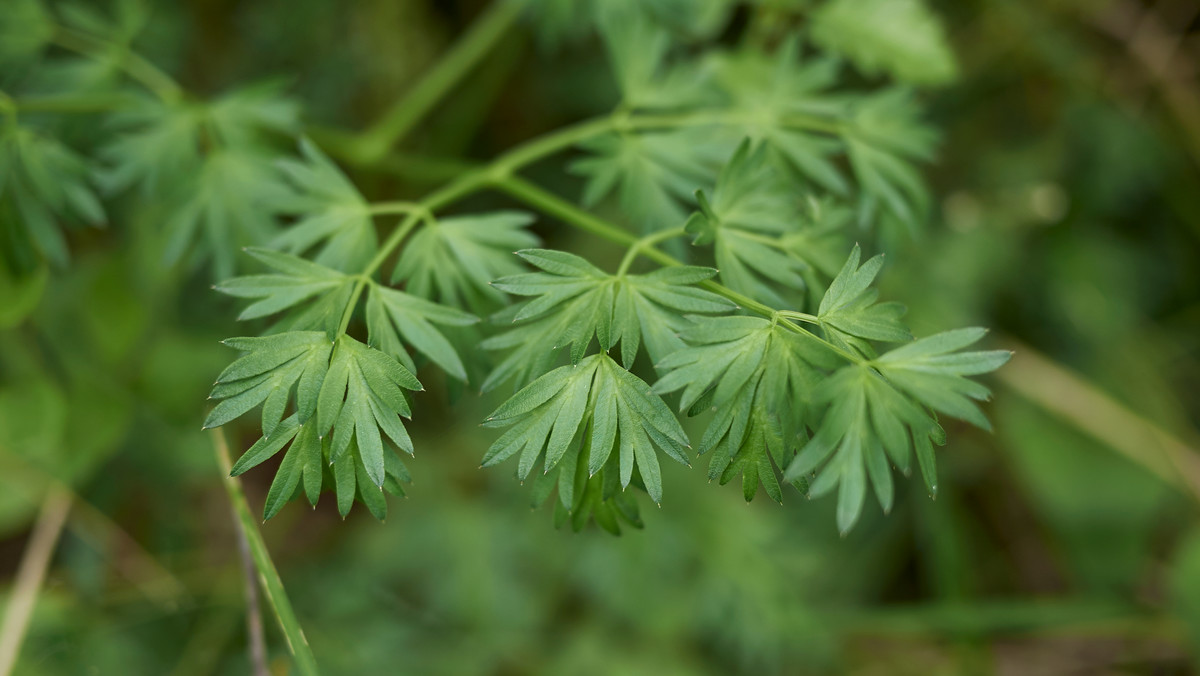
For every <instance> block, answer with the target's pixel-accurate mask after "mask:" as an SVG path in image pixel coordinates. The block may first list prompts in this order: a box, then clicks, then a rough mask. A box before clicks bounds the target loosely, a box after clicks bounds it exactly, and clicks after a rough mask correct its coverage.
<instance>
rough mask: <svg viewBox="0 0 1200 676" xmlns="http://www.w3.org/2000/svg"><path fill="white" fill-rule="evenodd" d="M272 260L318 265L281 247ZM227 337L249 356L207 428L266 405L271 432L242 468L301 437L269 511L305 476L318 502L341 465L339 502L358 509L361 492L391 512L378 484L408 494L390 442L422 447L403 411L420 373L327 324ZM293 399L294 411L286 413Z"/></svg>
mask: <svg viewBox="0 0 1200 676" xmlns="http://www.w3.org/2000/svg"><path fill="white" fill-rule="evenodd" d="M269 258H274V259H275V260H276V262H277V263H278V264H279V266H280V267H285V268H287V267H290V266H296V265H301V264H302V265H313V264H311V263H307V262H305V261H299V259H294V258H293V257H291V256H287V255H286V254H279V253H274V252H273V253H272V254H271V255H270V256H269ZM296 261H299V263H297V262H296ZM226 344H228V345H229V346H231V347H233V348H235V349H239V350H242V351H244V352H246V353H247V354H245V355H244V356H242V357H240V358H239V359H237V360H236V361H234V362H233V363H232V364H230V365H229V367H228V368H226V369H225V371H224V372H222V373H221V375H220V377H218V379H217V384H216V385H215V386H214V388H213V398H215V399H221V400H222V401H221V402H220V403H219V404H217V406H216V407H214V408H213V410H212V412H211V413H210V414H209V416H208V419H207V420H206V421H205V427H206V428H207V427H217V426H219V425H223V424H225V423H228V422H229V421H231V420H233V419H234V418H236V417H238V416H240V415H242V414H243V413H246V412H248V411H250V410H251V409H253V408H254V407H255V406H258V405H259V404H262V405H263V421H262V430H263V437H262V438H261V439H259V440H258V441H257V442H256V443H255V444H254V445H253V446H251V447H250V449H249V450H248V451H246V453H245V454H243V455H242V457H241V458H239V459H238V461H237V462H236V463H235V464H234V466H233V471H234V474H235V475H236V474H241V473H243V472H245V471H247V470H249V469H251V468H253V467H255V466H257V465H259V464H261V463H262V462H264V461H265V460H267V459H268V458H270V457H271V456H273V455H274V454H276V453H278V452H279V451H280V450H281V449H282V448H283V447H284V446H285V445H287V444H288V443H289V442H290V443H291V444H292V445H291V447H290V449H289V450H288V453H287V455H286V456H285V458H284V462H283V463H282V464H281V466H280V469H279V471H278V473H277V474H276V478H275V480H274V482H273V483H272V487H271V490H270V491H269V492H268V497H267V506H266V518H270V517H271V516H273V515H274V514H276V513H277V512H278V511H279V509H280V508H281V507H282V506H283V504H284V503H286V502H287V501H288V500H290V499H292V498H293V497H295V496H296V495H298V494H299V493H300V492H301V491H300V490H299V487H300V486H301V482H303V493H304V494H305V495H306V496H307V497H308V499H309V501H310V502H312V503H313V504H315V503H316V501H317V497H318V496H319V494H320V492H321V488H322V483H323V477H324V474H325V471H324V468H325V466H326V465H328V464H331V463H332V464H333V474H334V479H335V481H334V488H335V490H336V492H337V497H338V506H339V510H341V511H342V513H343V514H345V513H346V512H348V511H349V509H350V507H349V505H350V504H352V503H353V500H354V497H355V495H358V497H359V498H360V499H361V500H362V501H363V502H364V503H365V504H367V506H368V508H369V509H370V510H371V512H372V513H373V514H375V515H376V516H378V517H379V518H383V517H382V516H381V514H384V513H386V505H385V504H383V503H381V500H382V498H380V497H379V496H378V491H379V490H380V489H381V488H384V487H388V489H389V490H390V491H391V492H393V493H397V492H399V493H401V494H402V491H401V489H400V486H399V482H400V481H406V480H407V472H406V471H404V470H403V465H402V464H397V463H398V459H396V458H393V457H392V456H395V455H396V454H395V452H394V451H393V450H391V449H390V448H388V447H387V446H389V445H390V446H392V447H394V448H395V449H398V450H401V451H404V452H406V453H410V454H411V453H412V450H413V448H412V441H411V439H410V438H409V436H408V432H407V431H406V430H405V429H404V425H403V423H402V422H401V421H400V417H401V416H405V417H407V416H408V415H409V413H410V410H409V406H408V402H407V401H406V400H405V397H404V393H403V390H405V389H408V390H416V389H420V387H421V386H420V383H419V382H417V380H416V378H414V377H413V375H412V374H411V373H410V372H409V371H408V370H406V369H405V368H404V367H403V366H401V365H400V364H399V363H397V362H396V360H395V359H393V358H392V357H389V356H387V355H385V354H384V353H382V352H380V351H379V350H375V349H372V348H370V347H367V346H366V345H363V344H362V343H360V342H358V341H357V340H355V339H353V338H351V337H349V336H346V335H342V336H340V337H339V338H338V339H337V341H336V342H334V343H330V341H329V339H328V338H327V337H326V334H325V333H324V332H320V331H291V332H286V333H280V334H275V335H271V336H267V337H264V338H231V339H229V340H227V341H226ZM293 388H294V390H295V396H294V400H293V398H292V395H291V392H292V391H293ZM289 402H292V403H291V405H290V408H291V409H292V410H293V411H294V412H293V413H292V414H291V415H290V416H288V417H287V418H285V419H282V420H281V419H280V418H281V417H282V415H283V414H284V413H285V412H286V411H287V410H288V409H289ZM331 430H332V432H333V434H332V435H331V434H330V431H331ZM360 472H361V477H359V473H360ZM356 491H358V492H357V493H356Z"/></svg>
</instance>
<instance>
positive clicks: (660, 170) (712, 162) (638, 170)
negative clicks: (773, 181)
mask: <svg viewBox="0 0 1200 676" xmlns="http://www.w3.org/2000/svg"><path fill="white" fill-rule="evenodd" d="M580 145H581V146H582V148H583V149H584V150H585V151H587V152H588V154H589V156H588V157H585V158H583V159H580V160H576V161H575V162H574V163H572V164H571V167H570V171H571V173H573V174H578V175H580V176H583V177H585V179H586V180H587V185H586V187H585V188H584V192H583V203H584V205H585V206H589V207H590V206H594V205H596V204H598V203H599V202H600V200H602V199H604V198H605V197H606V196H608V195H609V194H610V193H612V192H614V191H615V192H616V193H617V202H618V203H619V204H620V206H621V211H622V213H624V214H626V215H627V216H628V218H629V220H630V221H631V222H632V223H633V225H635V226H636V227H637V228H638V229H640V230H642V231H644V232H655V231H658V230H665V229H667V228H672V227H678V226H679V225H680V224H681V223H683V222H684V219H686V218H687V212H686V211H685V210H684V207H683V204H684V203H686V202H690V201H691V199H692V193H693V192H694V191H695V190H696V188H699V187H703V186H705V185H706V184H707V183H708V182H709V181H710V180H711V178H710V177H711V175H712V170H713V169H714V168H715V167H716V165H717V164H718V163H719V162H720V158H723V157H724V156H725V154H726V153H727V152H728V150H727V149H726V146H725V145H724V143H721V142H719V141H718V140H717V139H715V137H714V134H712V133H711V131H709V130H706V129H702V128H685V129H679V130H675V131H667V132H652V133H645V134H608V135H602V136H597V137H594V138H592V139H589V140H587V141H584V142H583V143H581V144H580Z"/></svg>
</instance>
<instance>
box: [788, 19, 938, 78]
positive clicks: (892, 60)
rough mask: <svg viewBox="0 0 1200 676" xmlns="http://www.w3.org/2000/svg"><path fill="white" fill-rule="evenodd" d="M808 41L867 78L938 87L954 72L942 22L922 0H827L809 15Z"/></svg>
mask: <svg viewBox="0 0 1200 676" xmlns="http://www.w3.org/2000/svg"><path fill="white" fill-rule="evenodd" d="M812 39H813V41H814V42H816V43H817V44H818V45H819V46H820V47H821V48H822V49H827V50H829V51H831V52H837V53H840V54H844V55H846V56H847V57H849V59H850V60H851V61H852V62H853V63H854V65H855V66H857V67H858V69H859V70H860V71H862V72H863V73H865V74H867V75H871V76H874V75H879V74H880V73H884V72H886V73H889V74H891V75H892V76H894V77H895V78H897V79H899V80H903V81H906V82H910V83H912V84H924V85H944V84H948V83H950V82H952V81H953V80H954V78H955V76H956V75H957V70H958V69H957V66H956V65H955V62H954V55H953V53H951V51H950V46H949V45H948V44H947V42H946V36H945V31H944V30H943V28H942V23H941V21H939V20H938V17H937V16H936V15H935V14H934V13H933V12H932V11H930V9H929V7H927V6H926V4H925V3H924V2H923V1H922V0H830V1H829V2H826V3H825V4H823V5H821V6H820V7H819V8H818V9H817V10H816V12H814V13H813V16H812Z"/></svg>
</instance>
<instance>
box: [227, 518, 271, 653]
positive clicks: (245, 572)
mask: <svg viewBox="0 0 1200 676" xmlns="http://www.w3.org/2000/svg"><path fill="white" fill-rule="evenodd" d="M233 525H234V528H236V529H237V540H238V558H239V559H241V563H242V565H241V569H242V582H243V585H242V586H243V588H244V589H245V592H246V642H247V643H248V644H249V647H248V648H249V652H250V668H251V669H252V671H253V673H254V676H270V673H271V671H270V669H268V668H267V641H266V637H265V636H264V635H263V622H262V608H261V606H260V605H259V600H258V581H257V580H255V579H254V559H252V558H251V557H250V543H249V542H248V541H247V540H246V533H245V531H243V530H242V529H241V528H239V527H238V524H237V517H234V520H233Z"/></svg>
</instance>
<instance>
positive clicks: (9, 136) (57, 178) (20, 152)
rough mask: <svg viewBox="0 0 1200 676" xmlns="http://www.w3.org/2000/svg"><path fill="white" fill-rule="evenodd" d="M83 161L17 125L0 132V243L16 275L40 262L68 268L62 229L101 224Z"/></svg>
mask: <svg viewBox="0 0 1200 676" xmlns="http://www.w3.org/2000/svg"><path fill="white" fill-rule="evenodd" d="M88 174H89V168H88V166H87V164H86V162H85V161H84V159H83V158H82V157H80V156H79V155H77V154H76V153H75V152H74V151H72V150H71V149H69V148H67V147H66V146H64V145H62V144H61V143H59V142H58V141H56V140H54V139H52V138H50V137H48V136H43V135H41V134H39V133H37V132H35V131H33V130H32V129H29V128H26V127H22V126H19V125H17V124H5V125H3V127H2V128H0V238H2V239H3V240H4V242H5V246H4V247H3V252H4V256H5V257H6V258H8V259H9V261H10V263H9V265H10V266H11V267H12V268H13V269H16V270H19V271H27V270H32V269H34V268H36V267H37V265H38V260H39V259H44V260H47V261H49V262H50V263H52V264H54V265H56V266H59V267H61V266H64V265H66V263H67V261H68V259H69V255H68V252H67V242H66V238H64V237H63V233H62V229H61V225H63V224H66V225H77V224H81V223H82V224H88V225H92V226H100V225H103V224H104V222H105V215H104V209H103V207H101V206H100V200H99V199H97V197H96V193H95V191H94V190H93V189H92V186H91V185H89V183H90V182H89V176H88Z"/></svg>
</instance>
